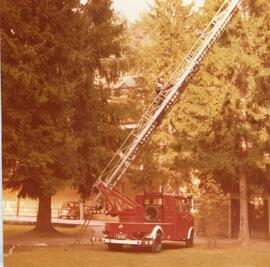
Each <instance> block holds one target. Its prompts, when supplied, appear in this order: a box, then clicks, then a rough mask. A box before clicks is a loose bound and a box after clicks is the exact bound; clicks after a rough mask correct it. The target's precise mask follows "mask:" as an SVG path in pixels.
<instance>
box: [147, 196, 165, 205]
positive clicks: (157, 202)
mask: <svg viewBox="0 0 270 267" xmlns="http://www.w3.org/2000/svg"><path fill="white" fill-rule="evenodd" d="M144 205H145V206H148V205H158V206H161V205H162V198H146V199H145V200H144Z"/></svg>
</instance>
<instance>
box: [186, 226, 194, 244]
mask: <svg viewBox="0 0 270 267" xmlns="http://www.w3.org/2000/svg"><path fill="white" fill-rule="evenodd" d="M193 239H194V231H193V230H192V231H191V233H190V237H189V239H187V240H186V242H185V245H186V247H189V248H190V247H193Z"/></svg>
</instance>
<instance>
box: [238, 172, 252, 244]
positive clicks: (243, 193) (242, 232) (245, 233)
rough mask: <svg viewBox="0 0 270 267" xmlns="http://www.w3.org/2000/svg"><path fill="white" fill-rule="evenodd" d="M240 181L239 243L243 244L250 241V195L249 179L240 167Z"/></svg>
mask: <svg viewBox="0 0 270 267" xmlns="http://www.w3.org/2000/svg"><path fill="white" fill-rule="evenodd" d="M239 175H240V179H239V196H240V225H239V237H238V238H239V241H240V242H241V243H242V244H245V243H248V242H249V240H250V235H249V223H248V194H247V177H246V172H245V170H244V168H243V167H240V173H239Z"/></svg>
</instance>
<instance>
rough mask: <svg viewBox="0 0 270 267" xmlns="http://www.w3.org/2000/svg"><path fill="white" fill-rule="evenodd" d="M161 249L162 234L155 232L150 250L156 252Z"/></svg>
mask: <svg viewBox="0 0 270 267" xmlns="http://www.w3.org/2000/svg"><path fill="white" fill-rule="evenodd" d="M161 250H162V234H161V233H157V235H156V238H155V239H153V244H152V252H154V253H157V252H160V251H161Z"/></svg>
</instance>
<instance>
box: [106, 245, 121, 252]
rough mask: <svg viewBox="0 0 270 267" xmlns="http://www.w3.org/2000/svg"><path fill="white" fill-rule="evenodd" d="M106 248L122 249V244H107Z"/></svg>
mask: <svg viewBox="0 0 270 267" xmlns="http://www.w3.org/2000/svg"><path fill="white" fill-rule="evenodd" d="M108 248H109V249H110V250H113V251H119V250H122V248H123V244H108Z"/></svg>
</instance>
